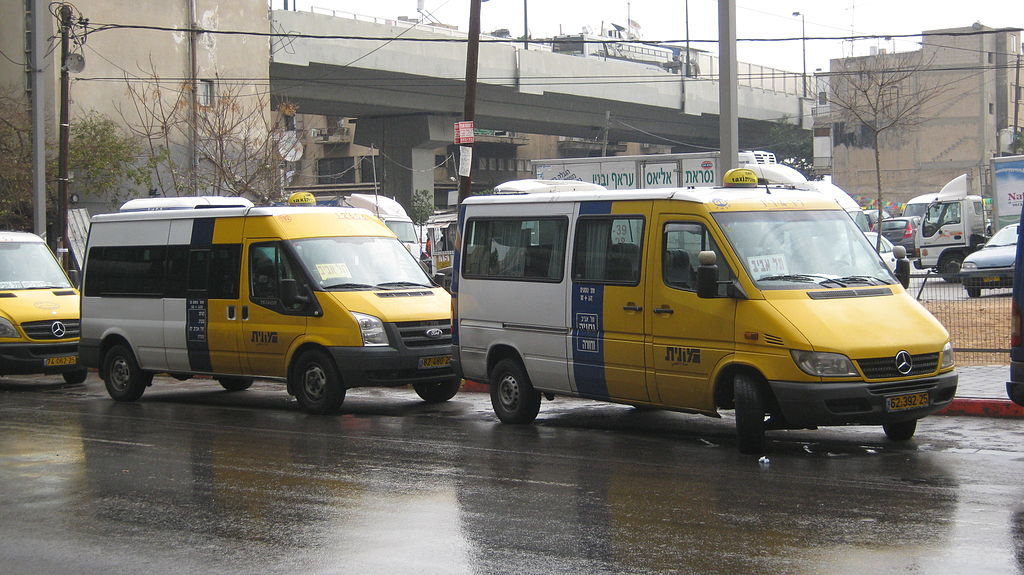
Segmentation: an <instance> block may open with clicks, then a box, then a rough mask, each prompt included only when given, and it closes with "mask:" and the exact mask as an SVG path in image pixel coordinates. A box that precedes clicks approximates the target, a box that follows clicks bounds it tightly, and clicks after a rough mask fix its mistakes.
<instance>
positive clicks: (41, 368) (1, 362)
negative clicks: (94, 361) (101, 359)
mask: <svg viewBox="0 0 1024 575" xmlns="http://www.w3.org/2000/svg"><path fill="white" fill-rule="evenodd" d="M80 369H82V365H81V364H80V363H79V362H78V342H70V343H25V342H18V343H4V344H0V375H28V374H32V373H45V374H53V373H65V372H68V371H77V370H80Z"/></svg>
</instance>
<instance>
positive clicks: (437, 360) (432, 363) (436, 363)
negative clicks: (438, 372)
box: [420, 355, 452, 369]
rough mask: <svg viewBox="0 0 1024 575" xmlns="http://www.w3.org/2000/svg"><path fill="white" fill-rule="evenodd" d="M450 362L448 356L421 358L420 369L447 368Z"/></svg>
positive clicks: (450, 358) (450, 357) (450, 359)
mask: <svg viewBox="0 0 1024 575" xmlns="http://www.w3.org/2000/svg"><path fill="white" fill-rule="evenodd" d="M451 362H452V356H450V355H435V356H433V357H421V358H420V368H421V369H422V368H434V367H448V365H449V364H450V363H451Z"/></svg>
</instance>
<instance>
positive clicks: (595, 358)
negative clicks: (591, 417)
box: [569, 202, 612, 398]
mask: <svg viewBox="0 0 1024 575" xmlns="http://www.w3.org/2000/svg"><path fill="white" fill-rule="evenodd" d="M611 209H612V203H611V202H583V203H581V204H580V215H581V216H584V215H604V214H609V213H611ZM571 289H572V291H571V295H572V318H571V321H572V325H571V330H570V332H569V333H570V341H571V344H572V349H571V350H570V353H571V356H572V373H573V377H574V378H575V380H576V392H577V393H579V394H580V395H584V396H587V397H595V398H607V397H608V384H607V382H606V380H605V377H604V325H603V324H604V286H603V285H599V284H580V283H576V282H573V283H572V288H571Z"/></svg>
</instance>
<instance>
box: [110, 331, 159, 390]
mask: <svg viewBox="0 0 1024 575" xmlns="http://www.w3.org/2000/svg"><path fill="white" fill-rule="evenodd" d="M103 367H104V369H103V373H105V374H106V377H104V378H103V384H104V385H105V386H106V388H107V393H109V394H110V397H112V398H114V400H116V401H135V400H136V399H138V398H140V397H142V392H144V391H146V387H148V386H149V384H151V383H152V382H153V374H152V373H149V372H146V371H142V369H141V368H140V367H139V362H138V361H136V360H135V354H133V353H132V350H131V349H129V348H128V347H127V346H124V345H121V344H118V345H115V346H114V347H112V348H110V351H108V352H107V354H106V355H105V356H104V357H103Z"/></svg>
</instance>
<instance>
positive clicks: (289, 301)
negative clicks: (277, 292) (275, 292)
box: [281, 278, 309, 307]
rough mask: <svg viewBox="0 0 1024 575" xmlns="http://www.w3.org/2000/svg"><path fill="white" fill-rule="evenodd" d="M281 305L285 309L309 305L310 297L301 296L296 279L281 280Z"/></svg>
mask: <svg viewBox="0 0 1024 575" xmlns="http://www.w3.org/2000/svg"><path fill="white" fill-rule="evenodd" d="M281 303H283V304H284V306H285V307H293V306H294V305H295V304H303V305H305V304H306V303H309V296H307V295H299V284H298V282H296V281H295V278H281Z"/></svg>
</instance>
